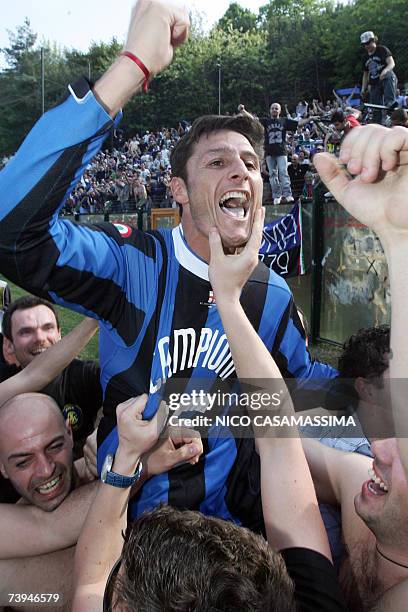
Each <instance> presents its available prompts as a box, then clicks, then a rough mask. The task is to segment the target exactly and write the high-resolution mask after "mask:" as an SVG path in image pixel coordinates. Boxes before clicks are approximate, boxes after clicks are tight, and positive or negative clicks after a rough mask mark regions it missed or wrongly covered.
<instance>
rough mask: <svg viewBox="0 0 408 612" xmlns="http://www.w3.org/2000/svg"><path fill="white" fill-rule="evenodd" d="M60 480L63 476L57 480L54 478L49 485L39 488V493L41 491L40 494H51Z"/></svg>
mask: <svg viewBox="0 0 408 612" xmlns="http://www.w3.org/2000/svg"><path fill="white" fill-rule="evenodd" d="M60 478H61V476H57V477H56V478H53V479H52V480H50V481H49V482H47V484H44V485H41V486H40V487H37V491H39V492H40V493H49V492H50V491H51V489H53V488H54V487H55V486H56V485H57V484H58V483H59V481H60Z"/></svg>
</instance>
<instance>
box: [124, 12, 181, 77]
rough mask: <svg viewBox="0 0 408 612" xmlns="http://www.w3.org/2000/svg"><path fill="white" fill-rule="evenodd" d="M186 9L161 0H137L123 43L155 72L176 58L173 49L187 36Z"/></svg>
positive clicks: (151, 71) (152, 73) (126, 48)
mask: <svg viewBox="0 0 408 612" xmlns="http://www.w3.org/2000/svg"><path fill="white" fill-rule="evenodd" d="M188 30H189V16H188V12H187V10H186V8H180V6H178V5H177V4H173V3H172V2H164V1H160V0H138V2H137V3H136V4H135V6H134V7H133V10H132V15H131V18H130V24H129V31H128V35H127V40H126V43H125V46H124V49H125V50H126V51H130V52H131V53H133V54H134V55H136V56H137V57H138V58H139V59H140V60H141V61H142V62H143V63H144V65H145V66H146V68H147V69H148V70H149V72H150V74H151V75H155V74H157V73H159V72H161V71H162V70H163V69H164V68H166V67H167V66H168V65H169V64H170V62H171V60H172V59H173V53H174V49H175V48H176V47H178V46H179V45H181V44H182V43H184V42H185V41H186V40H187V38H188Z"/></svg>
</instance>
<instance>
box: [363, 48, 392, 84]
mask: <svg viewBox="0 0 408 612" xmlns="http://www.w3.org/2000/svg"><path fill="white" fill-rule="evenodd" d="M390 56H391V51H390V50H389V49H388V47H383V46H382V45H377V46H376V48H375V51H374V53H372V54H371V55H370V54H369V53H366V54H365V55H364V57H363V72H368V75H369V83H370V85H375V84H376V83H378V82H379V78H380V74H381V72H382V70H383V69H384V68H385V66H386V65H387V62H386V60H387V57H390Z"/></svg>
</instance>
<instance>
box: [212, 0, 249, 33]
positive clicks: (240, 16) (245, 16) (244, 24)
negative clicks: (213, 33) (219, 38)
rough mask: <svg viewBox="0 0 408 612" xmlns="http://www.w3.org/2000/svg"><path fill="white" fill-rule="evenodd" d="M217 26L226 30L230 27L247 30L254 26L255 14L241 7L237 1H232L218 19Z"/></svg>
mask: <svg viewBox="0 0 408 612" xmlns="http://www.w3.org/2000/svg"><path fill="white" fill-rule="evenodd" d="M217 27H218V28H220V29H221V30H225V31H226V32H228V31H229V30H231V29H232V30H239V31H240V32H248V31H249V30H254V29H255V28H256V15H255V14H254V13H252V12H251V11H250V10H249V9H246V8H242V6H240V5H239V4H237V2H232V3H231V4H230V5H229V7H228V9H227V10H226V12H225V13H224V15H223V16H222V17H221V19H220V20H219V21H218V24H217Z"/></svg>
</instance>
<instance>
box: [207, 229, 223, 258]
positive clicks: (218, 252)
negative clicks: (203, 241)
mask: <svg viewBox="0 0 408 612" xmlns="http://www.w3.org/2000/svg"><path fill="white" fill-rule="evenodd" d="M208 241H209V243H210V264H211V262H215V261H218V260H219V259H221V258H222V257H223V256H224V249H223V247H222V242H221V236H220V234H219V232H218V230H217V228H215V227H211V228H210V231H209V234H208Z"/></svg>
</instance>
